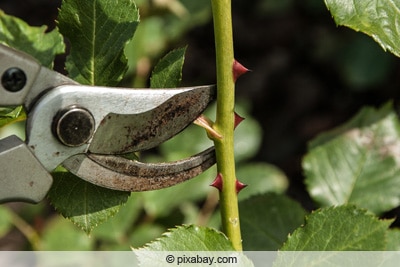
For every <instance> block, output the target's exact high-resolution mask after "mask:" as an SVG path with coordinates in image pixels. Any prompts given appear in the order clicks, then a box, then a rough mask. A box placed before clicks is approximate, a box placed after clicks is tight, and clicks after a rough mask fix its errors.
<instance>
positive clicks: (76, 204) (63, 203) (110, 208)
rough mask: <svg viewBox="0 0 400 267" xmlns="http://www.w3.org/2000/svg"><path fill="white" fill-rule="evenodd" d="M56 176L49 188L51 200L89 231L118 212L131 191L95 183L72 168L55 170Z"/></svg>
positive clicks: (63, 213) (77, 223) (73, 220)
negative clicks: (63, 170) (79, 176)
mask: <svg viewBox="0 0 400 267" xmlns="http://www.w3.org/2000/svg"><path fill="white" fill-rule="evenodd" d="M53 178H54V183H53V186H52V187H51V190H50V192H49V197H50V200H51V203H52V204H53V205H54V207H55V208H56V209H57V210H58V211H59V212H60V213H61V214H62V215H63V216H64V217H66V218H68V219H70V220H71V221H72V222H73V223H74V224H76V225H77V226H79V228H81V229H82V230H84V231H85V232H86V233H88V234H90V232H91V231H92V230H93V228H94V227H96V226H97V225H99V224H101V223H103V222H104V221H106V220H107V219H108V218H109V217H112V216H113V215H114V214H115V213H117V212H118V210H119V208H120V206H121V205H122V204H123V203H125V202H126V201H127V200H128V197H129V195H130V192H122V191H115V190H110V189H107V188H103V187H99V186H96V185H93V184H91V183H88V182H86V181H84V180H82V179H80V178H78V177H76V176H75V175H73V174H71V173H69V172H55V173H54V174H53Z"/></svg>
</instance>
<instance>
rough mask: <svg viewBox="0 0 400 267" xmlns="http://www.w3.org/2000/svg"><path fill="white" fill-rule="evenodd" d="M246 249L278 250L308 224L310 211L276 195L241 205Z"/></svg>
mask: <svg viewBox="0 0 400 267" xmlns="http://www.w3.org/2000/svg"><path fill="white" fill-rule="evenodd" d="M239 209H240V226H241V230H242V237H243V249H244V250H246V251H255V250H263V251H275V250H278V249H279V248H280V247H281V246H282V245H283V243H284V241H285V240H286V239H287V237H288V235H289V233H291V232H293V231H294V230H295V229H296V228H298V227H299V226H300V225H301V224H302V223H303V222H304V216H305V215H306V211H305V210H304V209H303V208H302V207H301V206H300V204H298V203H297V202H295V201H294V200H291V199H290V198H288V197H286V196H284V195H276V194H271V193H269V194H264V195H259V196H254V197H251V198H249V199H247V200H245V201H241V202H239Z"/></svg>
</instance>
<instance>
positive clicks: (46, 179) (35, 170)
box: [0, 135, 53, 203]
mask: <svg viewBox="0 0 400 267" xmlns="http://www.w3.org/2000/svg"><path fill="white" fill-rule="evenodd" d="M52 183H53V179H52V177H51V175H50V174H49V173H48V172H47V171H46V169H45V168H44V167H43V166H42V165H41V164H40V162H39V161H38V160H37V159H36V158H35V156H34V155H33V154H32V153H31V151H30V150H29V148H28V147H27V146H26V144H25V143H24V142H23V141H22V140H21V139H19V138H18V137H16V136H15V135H12V136H9V137H7V138H4V139H2V140H0V203H3V202H8V201H24V202H31V203H37V202H39V201H41V200H42V199H43V198H44V197H45V196H46V194H47V192H48V190H49V189H50V187H51V184H52Z"/></svg>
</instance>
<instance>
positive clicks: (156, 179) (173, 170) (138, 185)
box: [63, 147, 215, 192]
mask: <svg viewBox="0 0 400 267" xmlns="http://www.w3.org/2000/svg"><path fill="white" fill-rule="evenodd" d="M214 163H215V150H214V148H213V147H212V148H209V149H207V150H205V151H203V152H201V153H199V154H197V155H195V156H192V157H190V158H187V159H183V160H180V161H175V162H167V163H165V162H163V163H143V162H139V161H134V160H128V159H125V158H120V157H115V156H108V155H85V154H80V155H75V156H73V157H71V158H69V159H67V160H66V161H65V162H64V163H63V165H64V167H66V168H67V169H68V170H69V171H71V172H72V173H74V174H75V175H77V176H78V177H80V178H82V179H84V180H86V181H88V182H90V183H93V184H96V185H98V186H101V187H106V188H110V189H114V190H120V191H132V192H134V191H148V190H157V189H161V188H166V187H170V186H173V185H176V184H179V183H182V182H184V181H186V180H189V179H191V178H193V177H195V176H197V175H199V174H201V173H202V172H204V171H205V170H207V169H208V168H210V167H211V166H212V165H214Z"/></svg>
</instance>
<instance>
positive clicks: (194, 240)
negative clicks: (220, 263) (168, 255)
mask: <svg viewBox="0 0 400 267" xmlns="http://www.w3.org/2000/svg"><path fill="white" fill-rule="evenodd" d="M138 250H139V251H141V250H144V251H146V250H147V251H233V250H234V249H233V247H232V244H231V242H230V241H229V239H228V238H227V237H226V236H225V235H224V234H223V233H221V232H219V231H217V230H215V229H214V228H207V227H200V226H195V225H182V226H177V228H173V229H170V230H169V231H168V232H166V233H164V234H163V235H162V236H161V237H160V238H158V239H156V240H155V241H153V242H151V243H149V244H147V245H145V246H144V247H143V248H140V249H138ZM136 251H137V250H136Z"/></svg>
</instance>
